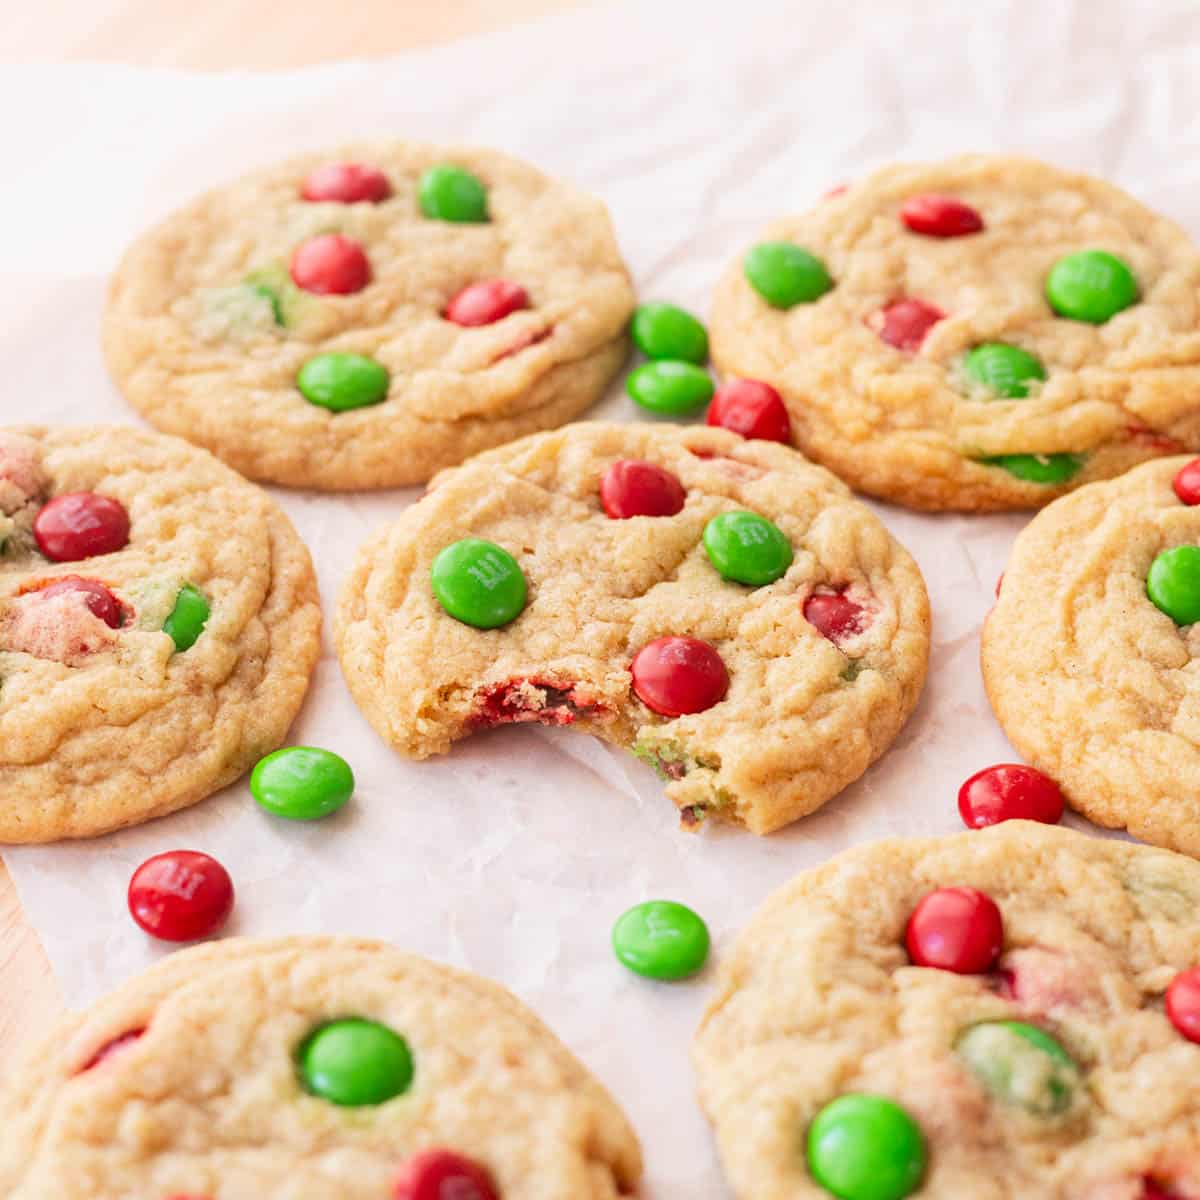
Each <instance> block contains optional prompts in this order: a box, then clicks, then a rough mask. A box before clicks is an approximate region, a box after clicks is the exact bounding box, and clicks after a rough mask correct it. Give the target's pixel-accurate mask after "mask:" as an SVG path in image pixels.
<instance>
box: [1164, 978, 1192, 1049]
mask: <svg viewBox="0 0 1200 1200" xmlns="http://www.w3.org/2000/svg"><path fill="white" fill-rule="evenodd" d="M1166 1009H1167V1016H1168V1017H1169V1018H1170V1020H1171V1024H1172V1025H1174V1026H1175V1028H1176V1029H1178V1030H1179V1032H1180V1033H1181V1034H1183V1036H1184V1037H1185V1038H1187V1040H1188V1041H1189V1042H1200V967H1193V968H1192V969H1191V970H1190V971H1184V972H1183V974H1182V975H1176V976H1175V979H1174V982H1173V983H1172V984H1171V986H1170V987H1169V988H1167V996H1166Z"/></svg>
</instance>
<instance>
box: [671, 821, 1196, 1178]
mask: <svg viewBox="0 0 1200 1200" xmlns="http://www.w3.org/2000/svg"><path fill="white" fill-rule="evenodd" d="M1198 906H1200V865H1197V864H1196V863H1194V862H1192V861H1191V860H1190V859H1187V858H1183V857H1181V856H1179V855H1175V854H1170V853H1168V852H1166V851H1162V850H1152V849H1148V848H1146V847H1142V846H1134V845H1130V844H1127V843H1124V842H1119V841H1112V840H1103V839H1099V838H1091V837H1087V836H1085V835H1083V834H1080V833H1075V832H1073V831H1071V830H1067V829H1058V828H1054V827H1051V826H1045V825H1038V824H1034V823H1031V822H1026V821H1012V822H1006V823H1004V824H1002V825H998V826H994V827H993V828H990V829H986V830H982V831H979V832H971V833H964V834H958V835H955V836H951V837H942V838H932V839H924V840H921V839H912V840H903V841H885V842H878V843H875V844H874V845H869V846H862V847H858V848H856V849H853V850H850V851H847V852H846V853H844V854H841V855H839V856H838V857H837V858H835V859H833V860H832V861H830V862H828V863H825V864H824V865H822V866H820V867H817V868H816V869H815V870H811V871H808V872H806V873H804V874H803V875H801V876H799V877H798V878H797V879H796V880H795V881H793V882H792V883H791V884H789V885H787V886H786V887H784V888H783V889H782V890H780V891H779V892H777V893H776V894H775V895H774V896H772V897H771V898H770V899H769V900H768V901H767V903H766V904H765V905H764V906H763V907H762V908H761V909H760V910H759V912H758V913H757V914H756V915H755V917H754V918H753V919H752V920H751V922H750V924H749V925H748V926H747V928H746V930H745V931H744V932H743V933H742V935H741V937H740V938H739V940H738V942H737V944H736V946H735V947H734V949H733V952H732V954H731V956H730V957H728V958H727V959H726V961H725V962H724V964H723V966H722V975H721V982H720V986H719V988H718V991H717V995H716V997H715V998H714V999H713V1001H712V1003H711V1004H710V1005H709V1008H708V1011H707V1014H706V1016H705V1018H704V1021H703V1023H702V1025H701V1027H700V1030H699V1032H698V1034H697V1037H696V1041H695V1045H694V1047H693V1061H694V1064H695V1067H696V1071H697V1074H698V1077H699V1083H700V1098H701V1102H702V1103H703V1105H704V1108H705V1110H706V1112H707V1113H708V1115H709V1117H710V1119H711V1120H712V1122H713V1124H714V1126H715V1129H716V1135H717V1140H718V1142H719V1145H720V1151H721V1157H722V1160H723V1162H724V1166H725V1171H726V1175H727V1177H728V1179H729V1181H730V1184H731V1186H732V1189H733V1192H734V1194H735V1195H736V1196H738V1197H739V1198H740V1200H827V1197H828V1196H829V1191H828V1190H826V1187H827V1186H828V1185H829V1184H831V1183H832V1184H836V1185H838V1186H839V1187H840V1189H841V1190H839V1191H837V1193H836V1194H838V1195H842V1196H845V1197H847V1200H860V1197H866V1196H870V1197H873V1198H878V1197H883V1198H887V1200H901V1197H903V1196H906V1195H912V1196H920V1197H921V1200H963V1198H964V1197H970V1200H1165V1198H1167V1197H1181V1198H1182V1197H1190V1196H1195V1195H1200V1082H1198V1081H1200V1045H1198V1044H1196V1042H1195V1041H1193V1040H1190V1039H1191V1038H1200V1005H1197V1003H1196V1002H1197V1001H1198V1000H1200V975H1198V974H1197V972H1196V971H1195V968H1196V967H1197V966H1198V965H1200V924H1198V923H1197V921H1196V911H1197V907H1198ZM918 964H923V965H918ZM1164 996H1166V1005H1165V1006H1164ZM1164 1009H1165V1010H1166V1011H1165V1010H1164ZM1169 1013H1170V1014H1172V1015H1168V1014H1169ZM864 1176H865V1178H864ZM822 1183H824V1184H825V1185H826V1186H825V1187H823V1186H821V1184H822Z"/></svg>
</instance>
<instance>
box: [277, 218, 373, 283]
mask: <svg viewBox="0 0 1200 1200" xmlns="http://www.w3.org/2000/svg"><path fill="white" fill-rule="evenodd" d="M291 273H292V279H293V281H294V282H295V284H296V286H297V287H299V288H303V289H304V290H305V291H306V292H314V293H316V294H317V295H320V296H348V295H349V294H350V293H351V292H361V291H362V290H363V288H365V287H366V286H367V284H368V283H370V282H371V264H370V263H369V262H367V256H366V254H365V253H364V251H363V248H362V246H360V245H359V244H358V242H356V241H355V240H354V239H353V238H348V237H346V236H345V235H344V234H341V233H322V234H320V235H319V236H318V237H314V238H309V239H308V241H306V242H301V243H300V245H298V246H297V247H296V249H295V250H294V251H293V252H292V265H291Z"/></svg>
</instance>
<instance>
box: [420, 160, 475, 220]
mask: <svg viewBox="0 0 1200 1200" xmlns="http://www.w3.org/2000/svg"><path fill="white" fill-rule="evenodd" d="M417 202H418V204H419V205H420V208H421V212H422V213H423V214H424V215H425V216H427V217H429V218H430V219H431V220H434V221H453V222H457V223H459V224H482V223H483V222H485V221H487V220H488V197H487V188H486V187H485V186H484V185H483V181H482V180H480V179H479V177H478V176H476V175H472V174H471V172H470V171H467V170H464V169H463V168H462V167H455V166H452V165H451V164H449V163H440V164H438V165H437V166H434V167H430V168H429V170H427V171H426V172H425V173H424V174H423V175H422V176H421V178H420V181H419V182H418V184H417Z"/></svg>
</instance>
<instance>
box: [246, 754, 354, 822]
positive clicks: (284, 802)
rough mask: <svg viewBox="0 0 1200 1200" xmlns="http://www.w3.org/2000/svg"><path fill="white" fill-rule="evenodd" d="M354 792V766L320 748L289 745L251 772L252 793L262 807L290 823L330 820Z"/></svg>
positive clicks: (271, 755) (257, 765) (264, 760)
mask: <svg viewBox="0 0 1200 1200" xmlns="http://www.w3.org/2000/svg"><path fill="white" fill-rule="evenodd" d="M353 793H354V772H353V771H352V770H351V769H350V764H349V763H348V762H347V761H346V760H345V759H344V758H342V757H341V756H340V755H337V754H334V753H333V752H332V751H331V750H322V749H320V748H319V747H317V746H285V747H284V748H283V749H282V750H276V751H275V753H274V754H268V755H267V756H266V758H261V759H259V761H258V763H257V764H256V766H255V768H254V770H253V771H251V772H250V794H251V795H252V796H253V797H254V799H255V801H256V802H257V804H258V806H259V807H260V808H262V809H264V810H265V811H267V812H269V813H272V814H274V815H275V816H277V817H286V818H287V819H288V820H289V821H316V820H319V819H320V818H321V817H327V816H329V814H330V813H335V812H337V810H338V809H339V808H341V807H342V805H343V804H345V803H346V801H347V800H349V799H350V797H351V795H353Z"/></svg>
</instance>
